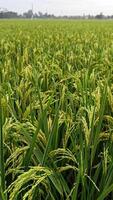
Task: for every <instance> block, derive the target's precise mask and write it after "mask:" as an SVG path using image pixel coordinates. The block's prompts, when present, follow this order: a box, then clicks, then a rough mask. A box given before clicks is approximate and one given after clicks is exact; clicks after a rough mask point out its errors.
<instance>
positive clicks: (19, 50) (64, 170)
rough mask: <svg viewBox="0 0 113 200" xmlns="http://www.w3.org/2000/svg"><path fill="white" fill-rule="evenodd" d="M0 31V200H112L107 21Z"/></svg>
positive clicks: (112, 90)
mask: <svg viewBox="0 0 113 200" xmlns="http://www.w3.org/2000/svg"><path fill="white" fill-rule="evenodd" d="M0 28H1V30H2V31H1V32H0V199H3V200H20V199H22V200H59V199H61V200H70V199H71V200H79V199H80V200H95V199H97V200H104V199H105V200H108V199H113V153H112V152H113V33H112V29H113V23H112V21H73V20H72V21H71V20H65V21H63V20H61V21H60V20H38V21H33V20H32V21H29V20H26V21H24V20H21V21H17V20H14V21H12V20H10V21H7V20H4V21H0Z"/></svg>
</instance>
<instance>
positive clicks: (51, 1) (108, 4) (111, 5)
mask: <svg viewBox="0 0 113 200" xmlns="http://www.w3.org/2000/svg"><path fill="white" fill-rule="evenodd" d="M32 4H33V7H34V12H38V11H42V12H48V13H54V14H56V15H65V14H66V15H82V14H97V13H100V12H103V14H106V15H109V14H110V15H111V14H113V0H0V8H1V7H2V8H7V9H8V10H12V11H17V12H19V13H22V12H24V11H26V10H28V9H31V7H32Z"/></svg>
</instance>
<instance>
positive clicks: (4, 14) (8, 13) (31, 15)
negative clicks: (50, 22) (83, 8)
mask: <svg viewBox="0 0 113 200" xmlns="http://www.w3.org/2000/svg"><path fill="white" fill-rule="evenodd" d="M0 18H1V19H5V18H6V19H12V18H22V19H23V18H24V19H32V18H34V19H37V18H64V19H65V18H66V19H113V15H109V16H105V15H104V14H103V13H100V14H98V15H95V16H94V15H84V14H83V15H82V16H81V15H78V16H77V15H75V16H66V15H65V16H55V15H54V14H48V13H47V12H46V13H42V12H40V11H39V12H38V13H33V11H32V10H28V11H27V12H24V13H23V14H21V15H20V14H18V13H17V12H13V11H8V10H5V11H0Z"/></svg>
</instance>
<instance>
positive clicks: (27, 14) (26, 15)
mask: <svg viewBox="0 0 113 200" xmlns="http://www.w3.org/2000/svg"><path fill="white" fill-rule="evenodd" d="M23 17H24V18H32V17H33V11H32V10H28V11H27V12H25V13H23Z"/></svg>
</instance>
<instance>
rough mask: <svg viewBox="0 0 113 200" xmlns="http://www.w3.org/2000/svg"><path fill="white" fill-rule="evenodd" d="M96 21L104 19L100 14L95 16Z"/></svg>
mask: <svg viewBox="0 0 113 200" xmlns="http://www.w3.org/2000/svg"><path fill="white" fill-rule="evenodd" d="M95 18H96V19H104V18H105V16H104V15H103V13H100V14H98V15H96V16H95Z"/></svg>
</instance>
